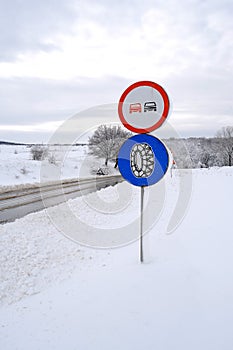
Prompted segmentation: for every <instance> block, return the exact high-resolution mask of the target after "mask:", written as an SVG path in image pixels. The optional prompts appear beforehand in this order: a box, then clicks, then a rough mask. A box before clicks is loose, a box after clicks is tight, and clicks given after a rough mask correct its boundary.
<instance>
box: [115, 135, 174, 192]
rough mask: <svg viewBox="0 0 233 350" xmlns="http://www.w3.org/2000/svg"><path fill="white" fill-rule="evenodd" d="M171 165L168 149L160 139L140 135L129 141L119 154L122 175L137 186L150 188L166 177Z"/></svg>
mask: <svg viewBox="0 0 233 350" xmlns="http://www.w3.org/2000/svg"><path fill="white" fill-rule="evenodd" d="M168 164H169V155H168V151H167V149H166V147H165V146H164V144H163V143H162V141H160V140H159V139H158V138H156V137H154V136H152V135H148V134H139V135H135V136H132V137H130V138H129V139H127V140H126V141H125V142H124V144H123V145H122V146H121V148H120V151H119V153H118V167H119V170H120V172H121V175H122V176H123V177H124V178H125V179H126V180H127V181H128V182H130V183H131V184H133V185H135V186H150V185H153V184H155V183H157V182H158V181H159V180H161V179H162V178H163V176H164V175H165V173H166V171H167V169H168Z"/></svg>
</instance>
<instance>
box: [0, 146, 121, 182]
mask: <svg viewBox="0 0 233 350" xmlns="http://www.w3.org/2000/svg"><path fill="white" fill-rule="evenodd" d="M30 150H31V149H30V147H27V146H11V145H0V186H12V185H20V184H32V183H38V182H40V170H41V161H36V160H32V154H31V151H30ZM49 156H50V157H53V161H54V162H55V164H54V165H53V166H54V167H59V168H60V173H61V178H62V179H70V178H77V177H80V176H81V177H90V176H92V175H93V173H95V172H96V170H97V169H98V168H99V167H101V166H103V160H101V159H97V158H95V157H93V156H91V155H89V154H88V146H85V145H84V146H72V147H68V146H49ZM47 161H48V160H47V159H46V160H45V162H47ZM109 173H113V174H114V173H116V171H115V169H114V163H109Z"/></svg>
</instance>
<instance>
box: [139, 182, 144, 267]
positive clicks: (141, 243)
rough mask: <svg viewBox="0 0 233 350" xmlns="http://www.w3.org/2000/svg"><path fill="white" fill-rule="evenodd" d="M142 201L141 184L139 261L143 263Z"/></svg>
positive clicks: (142, 191)
mask: <svg viewBox="0 0 233 350" xmlns="http://www.w3.org/2000/svg"><path fill="white" fill-rule="evenodd" d="M143 201H144V186H141V206H140V211H141V212H140V238H139V240H140V253H139V256H140V262H141V263H143V259H144V256H143Z"/></svg>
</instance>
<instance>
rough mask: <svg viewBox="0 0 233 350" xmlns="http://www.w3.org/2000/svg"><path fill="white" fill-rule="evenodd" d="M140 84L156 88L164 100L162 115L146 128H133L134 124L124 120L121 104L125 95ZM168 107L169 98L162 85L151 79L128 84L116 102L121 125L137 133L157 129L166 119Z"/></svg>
mask: <svg viewBox="0 0 233 350" xmlns="http://www.w3.org/2000/svg"><path fill="white" fill-rule="evenodd" d="M140 86H149V87H152V88H153V89H155V90H157V91H158V92H159V93H160V95H161V96H162V99H163V102H164V108H163V112H162V115H161V117H160V119H159V120H158V121H157V122H156V123H155V124H154V125H152V126H150V127H148V128H145V129H143V128H135V127H134V126H132V125H130V124H128V122H127V121H126V119H125V117H124V115H123V104H124V101H125V98H126V96H127V95H128V94H129V93H130V92H131V91H132V90H133V89H135V88H137V87H140ZM169 108H170V102H169V98H168V95H167V93H166V91H165V90H164V89H163V88H162V86H160V85H159V84H156V83H154V82H153V81H147V80H145V81H138V82H137V83H134V84H132V85H130V86H129V87H128V88H127V89H126V90H125V91H124V92H123V94H122V95H121V97H120V100H119V103H118V114H119V117H120V120H121V122H122V123H123V125H124V126H125V127H126V128H127V129H128V130H130V131H133V132H136V133H139V134H144V133H147V132H151V131H153V130H155V129H158V128H159V127H160V126H161V125H162V124H163V123H164V122H165V120H166V118H167V116H168V113H169Z"/></svg>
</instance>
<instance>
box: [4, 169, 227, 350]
mask: <svg viewBox="0 0 233 350" xmlns="http://www.w3.org/2000/svg"><path fill="white" fill-rule="evenodd" d="M192 174H193V175H192V176H193V192H192V200H191V204H190V206H189V210H188V212H187V215H186V216H185V218H184V220H183V222H182V223H181V225H180V226H179V227H178V228H177V229H176V231H174V232H173V234H171V235H166V227H167V225H168V222H169V219H170V217H171V214H172V211H173V209H174V202H176V200H177V193H178V192H179V188H178V185H179V180H180V179H179V178H180V177H182V176H186V175H187V172H186V173H185V172H182V171H181V172H178V171H175V172H174V176H173V177H172V178H171V177H170V175H169V174H167V178H166V198H165V203H164V207H163V211H162V214H161V216H160V218H159V220H158V221H157V222H156V223H155V225H154V226H153V227H152V228H151V230H150V231H149V233H147V235H146V236H145V263H144V264H140V263H139V262H138V242H134V243H132V244H128V245H126V246H124V247H121V248H116V249H99V250H98V249H93V248H87V247H85V246H80V245H78V244H77V243H75V242H73V241H71V240H69V239H68V238H66V237H64V236H63V235H62V233H60V232H58V230H57V229H56V228H55V227H54V225H53V223H52V222H51V221H50V219H49V217H48V216H47V213H46V212H45V211H41V212H38V213H35V214H30V215H28V216H26V217H24V218H22V219H19V220H16V221H15V222H13V223H8V224H5V225H2V226H1V227H0V247H1V248H0V249H1V254H0V259H1V261H0V266H1V286H0V293H1V298H2V299H1V303H2V304H1V309H0V344H1V349H4V350H16V349H18V350H21V349H22V350H27V349H30V350H31V349H34V350H37V349H38V350H39V349H40V350H41V349H58V350H60V349H62V350H63V349H69V350H72V349H82V350H90V349H95V350H96V349H98V350H99V349H101V350H103V349H108V350H109V349H117V350H118V349H123V350H129V349H133V350H139V349H140V350H141V349H150V350H154V349H158V350H170V349H172V350H174V349H182V350H183V349H185V350H186V349H189V350H194V349H195V350H196V349H199V350H206V349H211V350H219V349H221V350H228V349H229V350H230V349H232V348H233V334H232V322H233V300H232V295H233V279H232V276H233V254H232V247H233V235H232V198H233V186H232V181H233V169H232V168H213V169H210V170H207V169H199V170H194V171H193V172H192ZM155 186H159V185H155ZM120 191H123V192H124V193H128V194H129V196H130V200H129V201H128V202H127V203H128V204H127V205H126V206H125V207H124V209H122V210H118V211H117V210H116V212H115V213H112V214H104V213H101V212H100V211H99V212H96V211H95V205H94V204H95V201H98V198H101V199H102V200H103V201H105V202H107V201H109V203H111V201H114V200H115V201H117V198H118V194H119V192H120ZM139 194H140V192H139V189H138V188H135V187H131V186H130V185H129V184H127V183H122V184H119V185H117V186H115V187H109V188H107V189H104V190H101V191H100V192H99V194H98V196H96V194H90V195H88V196H86V197H83V198H77V199H75V200H70V201H69V206H70V208H71V209H72V210H73V211H74V212H76V213H77V215H79V219H80V220H83V221H88V222H89V223H90V225H92V226H95V225H96V227H97V228H98V227H106V228H109V234H111V228H114V227H118V228H119V229H120V227H122V229H123V227H124V226H125V225H126V224H127V223H128V220H133V218H134V217H135V216H137V215H138V212H139ZM90 203H92V205H90ZM97 204H98V203H97ZM64 205H65V204H61V205H60V206H59V208H58V207H57V212H60V211H62V206H64ZM53 210H54V213H55V212H56V208H54V209H53ZM149 210H151V211H152V212H153V210H154V207H153V206H151V207H150V208H149ZM76 229H77V232H78V230H79V227H77V228H76Z"/></svg>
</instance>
